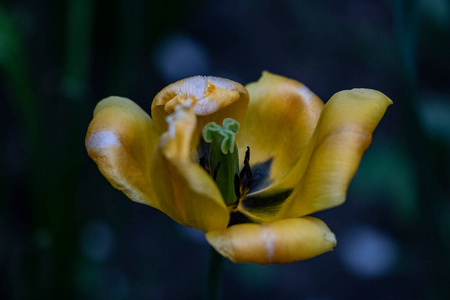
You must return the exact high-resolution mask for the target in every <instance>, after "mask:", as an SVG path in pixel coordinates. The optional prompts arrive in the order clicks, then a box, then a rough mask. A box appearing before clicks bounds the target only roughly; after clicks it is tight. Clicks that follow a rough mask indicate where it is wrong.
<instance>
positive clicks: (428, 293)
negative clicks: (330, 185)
mask: <svg viewBox="0 0 450 300" xmlns="http://www.w3.org/2000/svg"><path fill="white" fill-rule="evenodd" d="M449 56H450V2H449V1H446V0H428V1H400V0H399V1H394V0H392V1H387V0H385V1H375V0H339V1H338V0H336V1H332V0H316V1H287V0H284V1H283V0H278V1H275V0H273V1H269V0H259V1H257V0H246V1H225V0H224V1H186V0H179V1H169V0H168V1H157V2H156V1H131V0H111V1H103V0H102V1H101V0H95V1H94V0H92V1H89V0H40V1H32V0H16V1H6V0H1V1H0V80H1V81H0V116H1V119H0V122H1V123H0V134H1V141H0V142H1V144H0V146H1V150H2V152H1V154H2V155H1V156H0V159H1V173H0V174H2V176H1V180H0V185H1V186H0V187H1V201H0V298H1V299H65V300H69V299H108V300H109V299H112V300H116V299H117V300H122V299H200V298H201V297H202V295H203V293H204V288H205V282H206V281H205V279H206V269H207V262H208V251H209V247H208V245H207V243H206V241H205V239H204V235H203V234H202V233H200V232H198V231H196V230H191V229H188V228H185V227H183V226H181V225H178V224H177V223H175V222H174V221H172V220H171V219H170V218H169V217H167V216H165V215H164V214H163V213H161V212H159V211H157V210H155V209H152V208H150V207H147V206H144V205H141V204H136V203H133V202H132V201H130V200H128V199H127V198H126V197H125V196H124V195H123V194H122V193H121V192H119V191H117V190H114V189H113V188H112V187H111V185H110V184H109V183H108V182H107V181H106V179H105V178H103V177H102V175H101V174H100V172H99V171H98V170H97V167H96V165H95V164H94V162H93V161H91V160H90V159H89V157H88V156H87V154H86V151H85V148H84V136H85V133H86V130H87V127H88V124H89V122H90V120H91V118H92V111H93V109H94V107H95V104H96V103H97V102H98V101H100V100H101V99H103V98H105V97H107V96H110V95H120V96H125V97H128V98H130V99H133V100H134V101H136V102H137V103H138V104H140V105H141V107H143V109H144V110H146V111H147V112H150V106H151V101H152V99H153V97H154V95H155V94H156V93H157V92H158V91H159V90H161V89H162V88H163V87H164V86H166V85H168V84H170V83H172V82H173V81H175V80H178V79H181V78H184V77H188V76H192V75H215V76H223V77H227V78H230V79H234V80H236V81H239V82H241V83H243V84H246V83H248V82H252V81H256V80H257V79H258V78H259V76H260V74H261V71H263V70H268V71H271V72H273V73H277V74H280V75H284V76H287V77H290V78H294V79H296V80H299V81H301V82H303V83H304V84H306V85H307V86H308V87H309V88H310V89H311V90H313V91H314V92H315V93H316V94H317V95H319V97H321V98H322V99H323V100H324V101H327V100H328V99H329V98H330V97H331V96H332V95H333V94H334V93H335V92H337V91H340V90H343V89H349V88H353V87H368V88H374V89H377V90H380V91H382V92H383V93H385V94H386V95H388V96H389V97H390V98H391V99H392V100H393V101H394V105H392V106H390V107H389V108H388V110H387V112H386V115H385V117H384V118H383V119H382V120H381V122H380V125H379V126H378V127H377V129H376V131H375V133H374V138H373V143H372V145H371V147H370V148H369V150H368V151H367V152H366V154H365V155H364V157H363V160H362V162H361V165H360V168H359V170H358V172H357V174H356V176H355V179H354V180H353V181H352V184H351V185H350V188H349V192H348V198H347V201H346V203H345V204H344V205H342V206H340V207H338V208H335V209H331V210H328V211H325V212H321V213H318V214H316V215H317V216H318V217H320V218H322V219H323V220H324V221H325V222H326V223H327V224H328V225H329V227H330V228H331V230H332V231H334V232H335V234H336V236H337V240H338V245H337V247H336V248H335V250H334V251H333V252H331V253H327V254H324V255H322V256H319V257H316V258H314V259H311V260H308V261H302V262H296V263H292V264H289V265H281V266H258V265H251V264H239V265H235V264H232V263H230V262H229V261H227V262H226V263H225V266H224V280H223V295H224V297H223V299H248V300H250V299H306V300H339V299H450V286H449V284H448V283H449V282H450V239H449V237H450V201H449V198H450V197H449V196H450V195H449V194H450V190H449V187H448V186H449V182H450V178H449V177H450V176H449V175H450V172H449V171H448V170H449V167H450V161H449V148H450V85H449V81H448V79H446V78H445V77H446V75H447V74H448V73H449V71H450V59H449Z"/></svg>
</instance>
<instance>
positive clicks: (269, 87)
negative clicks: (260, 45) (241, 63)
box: [238, 72, 323, 192]
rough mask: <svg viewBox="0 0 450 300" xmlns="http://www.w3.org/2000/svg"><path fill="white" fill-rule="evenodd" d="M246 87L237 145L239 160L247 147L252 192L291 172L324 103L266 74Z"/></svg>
mask: <svg viewBox="0 0 450 300" xmlns="http://www.w3.org/2000/svg"><path fill="white" fill-rule="evenodd" d="M246 88H247V89H248V91H249V94H250V102H249V107H248V110H247V114H246V115H245V119H244V123H243V124H242V126H241V137H240V143H238V146H239V155H240V156H241V157H244V153H245V151H246V150H247V146H249V147H250V165H251V168H252V171H253V173H254V178H253V187H252V190H251V192H255V191H257V190H260V189H263V188H267V187H268V186H270V185H273V184H276V182H278V181H279V180H281V179H282V178H283V177H284V176H286V175H287V174H288V173H289V172H290V170H291V169H292V166H293V165H294V164H295V163H296V162H297V161H298V160H299V158H300V157H301V155H302V153H303V151H304V150H305V147H306V145H307V142H308V141H309V140H310V138H311V136H312V134H313V132H314V128H315V127H316V124H317V121H318V120H319V116H320V112H321V110H322V107H323V102H322V101H321V100H320V99H319V97H317V96H316V95H315V94H314V93H313V92H311V91H310V90H309V89H308V88H307V87H306V86H305V85H303V84H302V83H300V82H298V81H295V80H292V79H288V78H286V77H283V76H279V75H274V74H271V73H269V72H263V75H262V77H261V78H260V79H259V81H257V82H254V83H250V84H248V85H247V86H246Z"/></svg>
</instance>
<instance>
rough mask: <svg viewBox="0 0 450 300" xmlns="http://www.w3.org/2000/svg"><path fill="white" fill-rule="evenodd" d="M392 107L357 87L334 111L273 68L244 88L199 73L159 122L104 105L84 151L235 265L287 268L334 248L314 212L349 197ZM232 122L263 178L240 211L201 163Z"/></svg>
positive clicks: (158, 114)
mask: <svg viewBox="0 0 450 300" xmlns="http://www.w3.org/2000/svg"><path fill="white" fill-rule="evenodd" d="M391 103H392V101H391V100H390V99H389V98H388V97H386V96H385V95H384V94H382V93H380V92H378V91H374V90H369V89H353V90H348V91H341V92H339V93H336V94H335V95H334V96H333V97H332V98H331V99H330V100H329V101H328V102H327V104H326V105H324V104H323V102H322V101H321V100H320V99H319V98H318V97H317V96H316V95H315V94H314V93H312V92H311V91H310V90H309V89H308V88H307V87H306V86H304V85H303V84H301V83H299V82H297V81H295V80H291V79H287V78H285V77H282V76H278V75H274V74H270V73H268V72H264V73H263V76H262V77H261V79H260V80H259V81H258V82H255V83H251V84H249V85H247V86H246V87H245V88H244V86H242V85H241V84H239V83H236V82H233V81H231V80H227V79H222V78H216V77H203V76H196V77H191V78H187V79H184V80H181V81H178V82H176V83H174V84H171V85H169V86H168V87H166V88H164V89H163V90H162V91H161V92H160V93H158V94H157V95H156V97H155V98H154V100H153V103H152V109H151V110H152V117H153V118H150V117H149V116H148V114H147V113H146V112H144V111H143V110H142V109H141V108H140V107H139V106H138V105H137V104H135V103H134V102H132V101H131V100H128V99H126V98H121V97H109V98H106V99H104V100H102V101H100V102H99V103H98V105H97V106H96V108H95V110H94V118H93V120H92V122H91V124H90V126H89V129H88V132H87V135H86V149H87V151H88V153H89V156H90V157H91V158H92V159H93V160H94V161H95V162H96V163H97V165H98V167H99V169H100V171H101V172H102V174H103V175H104V176H105V177H106V178H107V179H108V180H109V182H110V183H111V184H112V185H113V186H114V187H115V188H117V189H120V190H122V191H123V192H124V193H125V194H126V195H127V196H128V197H129V198H130V199H132V200H134V201H136V202H140V203H144V204H147V205H150V206H152V207H154V208H157V209H159V210H161V211H163V212H164V213H166V214H167V215H168V216H169V217H171V218H172V219H174V220H175V221H177V222H179V223H181V224H183V225H187V226H190V227H193V228H197V229H200V230H202V231H204V232H206V238H207V240H208V242H209V243H210V244H211V245H212V246H213V247H214V248H215V249H216V250H217V251H218V252H219V253H221V254H222V255H223V256H226V257H228V258H229V259H230V260H232V261H234V262H252V263H259V264H270V263H289V262H293V261H297V260H302V259H307V258H311V257H314V256H316V255H319V254H322V253H324V252H327V251H330V250H332V248H333V247H334V246H335V245H336V239H335V236H334V234H333V233H332V232H331V231H330V230H329V228H328V227H327V226H326V225H325V223H324V222H322V221H321V220H319V219H317V218H313V217H309V216H308V215H309V214H311V213H314V212H317V211H320V210H324V209H328V208H331V207H334V206H337V205H340V204H342V203H343V202H344V200H345V196H346V191H347V188H348V185H349V183H350V181H351V179H352V177H353V175H354V174H355V172H356V169H357V167H358V165H359V162H360V160H361V157H362V154H363V152H364V151H365V150H366V149H367V147H368V146H369V144H370V142H371V140H372V132H373V130H374V129H375V127H376V126H377V124H378V122H379V121H380V119H381V118H382V116H383V115H384V112H385V110H386V108H387V107H388V106H389V105H390V104H391ZM226 118H232V119H234V120H236V121H237V122H239V123H240V125H241V126H240V130H239V133H238V134H237V135H236V145H237V149H238V151H239V156H240V157H241V158H243V157H245V154H246V151H247V149H250V159H249V160H248V157H247V159H246V160H247V162H246V163H247V164H248V163H249V166H250V169H251V173H252V175H253V176H252V183H251V186H250V185H247V189H246V190H245V191H243V190H242V192H243V193H242V194H240V195H239V198H238V200H237V201H236V202H235V203H233V205H227V204H226V203H225V202H224V200H223V197H222V194H221V192H220V190H219V187H218V186H217V184H216V182H215V181H214V180H213V178H212V177H211V176H210V175H209V173H208V172H206V171H205V169H204V168H202V166H201V165H200V164H199V157H200V156H201V155H202V154H203V153H205V152H207V144H206V143H205V142H203V141H202V138H201V134H202V129H203V128H204V127H205V125H206V124H208V123H210V122H215V123H217V124H222V122H223V120H224V119H226ZM239 167H240V168H241V169H242V168H244V160H242V161H240V166H239ZM241 188H242V187H241Z"/></svg>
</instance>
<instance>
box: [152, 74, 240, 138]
mask: <svg viewBox="0 0 450 300" xmlns="http://www.w3.org/2000/svg"><path fill="white" fill-rule="evenodd" d="M186 102H188V103H190V104H191V107H192V109H193V110H194V112H195V114H196V115H197V129H196V132H195V133H194V135H195V136H199V134H200V132H201V131H202V129H203V127H205V125H206V124H208V123H210V122H216V123H217V124H222V121H223V119H225V118H232V119H234V120H236V121H238V122H239V123H240V124H241V123H242V121H243V119H244V115H245V111H246V110H247V105H248V92H247V90H246V89H245V88H244V87H243V86H242V85H241V84H240V83H237V82H234V81H231V80H228V79H224V78H219V77H213V76H195V77H190V78H186V79H183V80H180V81H177V82H175V83H173V84H171V85H169V86H167V87H165V88H164V89H163V90H161V91H160V92H159V93H158V94H157V95H156V96H155V98H154V99H153V103H152V117H153V120H154V121H155V124H156V127H157V129H158V131H159V132H160V133H162V132H165V131H166V130H167V127H168V126H167V122H166V120H165V118H166V117H167V116H168V115H169V114H171V113H173V111H174V109H175V106H176V105H179V104H183V103H186ZM197 142H198V141H193V143H194V145H196V144H197Z"/></svg>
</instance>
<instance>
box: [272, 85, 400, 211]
mask: <svg viewBox="0 0 450 300" xmlns="http://www.w3.org/2000/svg"><path fill="white" fill-rule="evenodd" d="M390 104H392V101H391V100H390V99H389V98H388V97H386V96H385V95H384V94H383V93H380V92H378V91H375V90H370V89H353V90H348V91H341V92H339V93H336V94H335V95H334V96H333V97H332V98H331V99H330V100H329V101H328V102H327V104H326V105H325V107H324V109H323V111H322V114H321V116H320V120H319V123H318V124H317V128H316V130H315V132H314V135H313V137H312V139H311V141H310V142H309V144H308V147H307V149H306V150H305V153H304V155H303V156H302V157H301V159H300V161H299V162H298V163H297V165H296V166H295V167H294V168H293V171H292V172H291V173H290V174H289V176H287V177H285V178H284V182H282V183H281V184H279V185H278V186H277V187H274V189H273V191H271V192H272V193H274V192H275V191H276V190H280V191H281V190H283V189H284V188H286V187H292V186H294V185H295V188H294V189H293V191H292V193H291V195H290V196H289V197H288V199H287V200H286V201H285V203H284V204H283V205H282V208H281V210H280V212H279V214H278V215H277V218H286V217H294V216H295V217H299V216H304V215H308V214H310V213H313V212H316V211H320V210H324V209H328V208H331V207H335V206H337V205H340V204H342V203H343V202H344V201H345V197H346V192H347V188H348V186H349V184H350V181H351V179H352V178H353V176H354V174H355V172H356V170H357V168H358V166H359V163H360V161H361V157H362V155H363V153H364V151H365V150H366V149H367V148H368V147H369V145H370V143H371V141H372V132H373V131H374V130H375V127H376V126H377V125H378V123H379V121H380V120H381V118H382V117H383V115H384V113H385V111H386V109H387V107H388V106H389V105H390ZM299 178H301V180H300V182H299V183H297V184H296V182H298V179H299ZM283 186H284V188H283ZM269 219H270V218H269Z"/></svg>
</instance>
